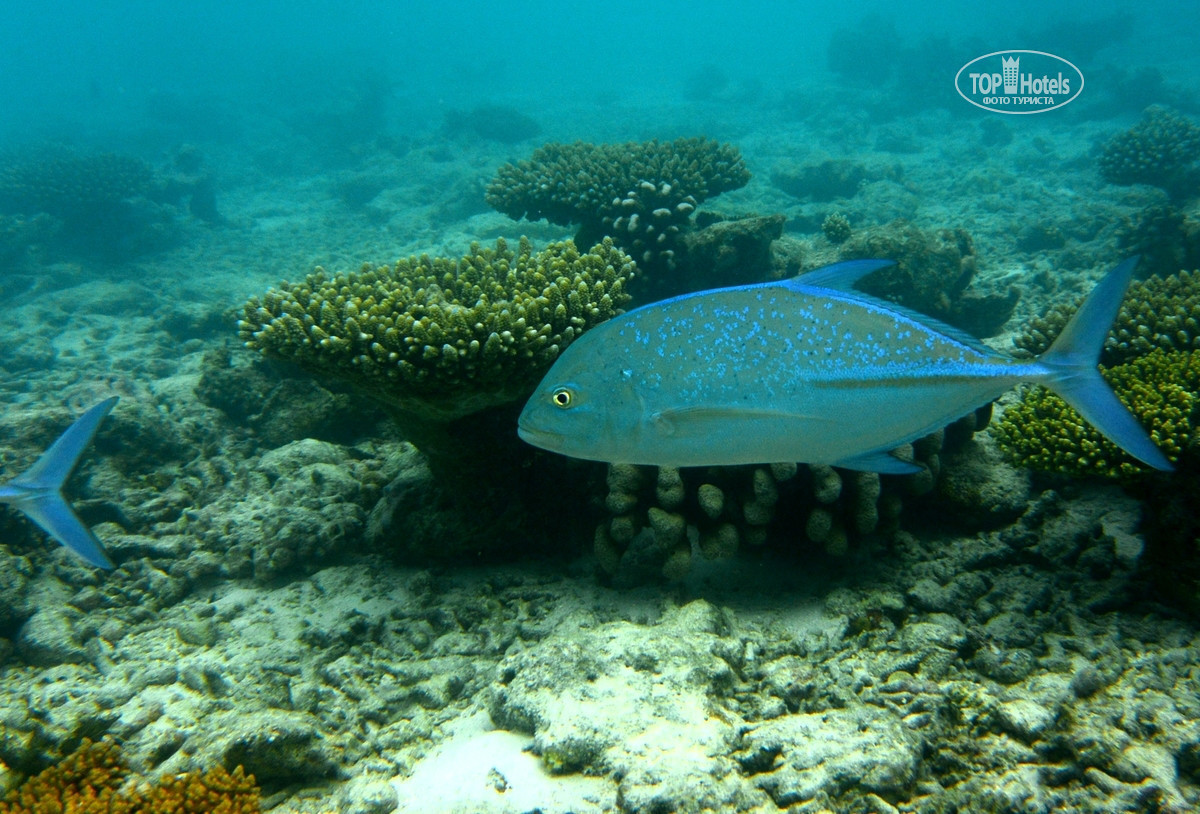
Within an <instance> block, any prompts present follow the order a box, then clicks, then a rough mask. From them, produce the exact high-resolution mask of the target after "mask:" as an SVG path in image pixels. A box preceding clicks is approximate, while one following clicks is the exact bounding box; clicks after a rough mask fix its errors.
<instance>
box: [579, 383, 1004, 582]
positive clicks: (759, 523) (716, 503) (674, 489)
mask: <svg viewBox="0 0 1200 814" xmlns="http://www.w3.org/2000/svg"><path fill="white" fill-rule="evenodd" d="M990 415H991V405H987V406H986V407H983V408H981V409H980V410H978V411H976V412H975V413H972V414H970V415H968V416H965V417H964V418H962V419H960V420H959V421H957V422H955V423H954V424H953V425H951V427H950V428H948V430H945V431H941V430H940V431H938V432H936V433H933V434H931V435H930V436H927V437H926V438H922V439H920V440H918V441H917V442H915V443H914V444H912V445H910V448H909V449H908V450H907V451H904V452H902V454H903V455H907V456H908V457H909V459H911V460H914V461H916V462H918V463H920V464H922V465H923V467H924V471H923V472H920V473H917V474H914V475H909V476H905V477H900V478H886V479H884V478H881V477H880V476H879V475H878V474H877V473H874V472H856V471H848V470H842V469H835V468H833V467H830V466H810V465H807V464H795V463H774V464H769V465H762V466H725V467H707V468H684V469H681V468H677V467H657V468H656V467H646V466H632V465H629V464H610V465H609V467H608V481H607V487H608V492H607V495H606V497H605V500H604V506H605V509H606V510H607V511H608V513H609V515H610V517H609V519H608V520H606V521H605V522H604V523H602V524H601V525H600V526H599V527H598V528H597V529H596V533H595V538H594V552H595V554H596V558H597V562H598V564H599V566H600V569H601V571H602V572H604V573H606V574H609V575H614V574H617V573H618V572H619V571H621V570H623V569H629V576H630V578H637V577H638V576H639V574H638V573H637V572H639V571H643V572H649V571H651V570H652V569H654V568H655V567H657V568H659V569H660V570H661V573H662V574H663V575H664V576H666V577H667V578H668V579H673V580H678V579H682V578H683V577H685V576H687V574H688V573H689V572H690V570H691V568H692V552H693V545H692V543H693V537H694V541H695V543H696V546H695V548H696V550H698V551H699V553H700V554H701V556H703V557H704V558H705V559H728V558H730V557H732V556H734V554H735V553H736V552H737V551H738V550H739V548H740V547H742V546H747V545H748V546H750V547H751V548H755V547H761V546H762V545H763V544H764V543H766V542H767V541H768V540H769V539H776V540H779V541H781V542H782V543H783V544H784V545H787V546H792V545H795V542H796V540H797V539H807V540H808V541H809V542H811V543H813V544H816V545H819V546H821V547H822V548H823V549H824V551H825V552H826V553H827V554H831V555H834V556H842V555H845V554H847V553H848V552H849V551H850V550H851V548H852V547H853V546H854V545H856V544H858V543H860V542H861V541H863V540H864V539H866V538H868V537H870V536H871V535H874V534H876V533H879V534H886V533H888V532H891V531H895V529H896V528H897V527H898V522H899V518H900V513H901V510H902V508H903V501H904V498H906V497H908V498H913V497H918V496H921V495H926V494H929V493H930V492H931V491H932V490H933V489H934V486H935V483H936V482H937V479H938V475H939V473H940V471H941V469H942V463H941V455H942V453H943V447H944V444H945V441H946V438H947V436H949V438H950V446H951V447H960V446H961V445H962V444H963V443H964V442H965V441H967V440H968V439H969V438H970V437H971V436H972V435H973V434H974V432H976V431H977V430H979V429H982V428H983V427H984V426H986V425H987V423H988V421H989V418H990ZM980 505H982V503H981V504H980ZM627 558H628V559H627Z"/></svg>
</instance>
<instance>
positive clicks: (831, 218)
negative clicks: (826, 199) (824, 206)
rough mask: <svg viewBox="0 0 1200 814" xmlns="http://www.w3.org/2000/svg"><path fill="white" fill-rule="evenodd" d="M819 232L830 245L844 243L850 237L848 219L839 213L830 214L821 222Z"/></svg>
mask: <svg viewBox="0 0 1200 814" xmlns="http://www.w3.org/2000/svg"><path fill="white" fill-rule="evenodd" d="M821 232H822V233H823V234H824V235H825V239H826V240H828V241H829V242H830V243H835V244H841V243H845V242H846V241H847V240H849V239H850V235H851V230H850V219H849V218H847V217H846V216H845V215H844V214H842V213H841V212H831V213H829V214H828V215H826V216H825V220H824V221H822V222H821Z"/></svg>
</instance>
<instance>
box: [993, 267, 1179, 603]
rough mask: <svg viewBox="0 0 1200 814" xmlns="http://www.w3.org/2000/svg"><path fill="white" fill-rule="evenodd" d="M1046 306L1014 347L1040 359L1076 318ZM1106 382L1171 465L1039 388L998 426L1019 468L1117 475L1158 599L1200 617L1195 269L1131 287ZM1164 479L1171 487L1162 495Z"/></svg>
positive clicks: (1108, 357) (1111, 344) (1110, 346)
mask: <svg viewBox="0 0 1200 814" xmlns="http://www.w3.org/2000/svg"><path fill="white" fill-rule="evenodd" d="M1073 310H1074V309H1073V308H1071V307H1069V306H1059V307H1056V308H1054V309H1052V310H1051V311H1050V312H1049V313H1048V314H1047V315H1046V316H1044V317H1042V318H1039V319H1037V320H1034V324H1033V326H1031V328H1030V329H1029V330H1028V331H1027V332H1026V333H1025V334H1023V335H1021V336H1019V337H1017V339H1016V340H1014V341H1015V342H1016V343H1017V344H1018V346H1019V347H1020V348H1022V349H1024V350H1025V351H1028V352H1030V353H1040V352H1041V351H1042V350H1043V349H1045V348H1046V347H1047V346H1048V345H1049V344H1050V342H1051V341H1053V339H1054V337H1055V336H1057V335H1058V333H1059V331H1060V330H1061V329H1062V326H1063V325H1064V324H1065V322H1066V320H1068V319H1069V318H1070V315H1071V313H1073ZM1101 364H1102V365H1103V366H1105V367H1106V369H1105V370H1104V371H1103V373H1104V376H1105V378H1106V379H1108V381H1109V383H1110V384H1112V386H1113V389H1114V390H1115V391H1116V393H1117V396H1118V397H1119V398H1120V399H1121V401H1122V402H1124V403H1125V404H1126V405H1127V406H1128V407H1129V408H1130V410H1132V411H1133V412H1134V414H1135V415H1137V417H1138V419H1139V420H1140V421H1141V422H1142V424H1143V425H1144V426H1145V427H1146V429H1147V430H1149V432H1150V434H1151V437H1152V438H1153V439H1154V441H1155V443H1157V444H1158V445H1159V447H1161V448H1162V450H1163V452H1164V453H1166V455H1167V457H1168V458H1169V459H1170V460H1171V461H1172V462H1174V463H1175V465H1176V471H1175V472H1174V473H1170V474H1165V473H1158V472H1153V471H1151V470H1148V469H1147V468H1146V467H1144V466H1142V465H1141V464H1140V463H1138V462H1136V461H1134V460H1132V459H1130V458H1129V457H1128V456H1127V455H1126V454H1125V453H1124V452H1123V451H1121V450H1120V449H1118V448H1117V447H1115V446H1114V445H1113V444H1112V443H1111V442H1109V441H1108V439H1106V438H1103V437H1102V436H1101V435H1100V434H1099V433H1098V432H1096V430H1095V429H1093V427H1092V426H1091V425H1090V424H1088V423H1087V422H1085V421H1083V420H1082V419H1081V418H1080V417H1079V415H1078V414H1077V413H1076V412H1075V411H1074V410H1073V409H1071V408H1070V407H1068V406H1067V405H1066V404H1065V403H1064V402H1063V401H1062V400H1061V399H1059V398H1058V397H1057V396H1055V395H1053V394H1052V393H1050V392H1048V391H1046V390H1045V389H1044V388H1031V389H1029V390H1027V391H1026V392H1025V393H1024V394H1023V396H1022V398H1021V400H1020V401H1019V402H1018V403H1016V404H1015V405H1012V406H1009V407H1008V408H1007V409H1006V410H1005V411H1004V415H1003V416H1002V417H1001V419H1000V420H999V421H998V422H996V424H995V425H994V432H995V434H996V439H997V442H998V446H999V447H1000V449H1001V450H1002V452H1003V454H1004V456H1005V457H1006V458H1007V459H1008V460H1009V461H1011V462H1013V463H1014V464H1016V465H1018V466H1028V467H1031V468H1034V469H1037V470H1040V471H1042V472H1048V473H1052V474H1054V475H1068V476H1093V477H1097V476H1098V477H1107V478H1116V479H1118V480H1120V481H1121V482H1122V483H1123V484H1124V485H1125V487H1126V488H1128V489H1130V490H1132V491H1134V492H1136V493H1137V494H1139V495H1140V496H1141V497H1142V499H1143V500H1145V501H1146V503H1147V510H1146V513H1145V514H1146V518H1147V528H1146V541H1147V552H1146V563H1147V566H1148V573H1149V574H1150V575H1151V577H1152V578H1153V579H1154V581H1155V583H1156V585H1157V588H1158V590H1159V591H1160V593H1161V594H1162V595H1163V596H1168V597H1171V598H1172V599H1173V600H1174V601H1177V602H1179V603H1180V604H1182V605H1183V606H1185V607H1188V608H1190V609H1191V610H1193V611H1197V610H1200V520H1198V519H1197V517H1196V513H1195V505H1196V501H1197V500H1198V499H1200V432H1198V426H1200V272H1197V271H1192V272H1186V271H1183V272H1180V273H1179V274H1176V275H1172V276H1170V277H1165V278H1163V277H1151V278H1150V279H1149V280H1145V281H1141V282H1134V283H1133V284H1132V285H1131V286H1130V289H1129V293H1128V295H1127V296H1126V299H1125V302H1124V304H1123V305H1122V307H1121V311H1120V313H1119V314H1118V315H1117V319H1116V322H1115V323H1114V326H1113V329H1112V331H1111V332H1110V333H1109V335H1108V338H1107V340H1106V342H1105V346H1104V351H1103V353H1102V354H1101ZM1168 480H1169V488H1158V487H1159V485H1161V484H1164V482H1166V481H1168Z"/></svg>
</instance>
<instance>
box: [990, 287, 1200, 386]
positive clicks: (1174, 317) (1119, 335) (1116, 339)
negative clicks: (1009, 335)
mask: <svg viewBox="0 0 1200 814" xmlns="http://www.w3.org/2000/svg"><path fill="white" fill-rule="evenodd" d="M1078 307H1079V306H1078V303H1075V304H1070V305H1066V304H1064V305H1057V306H1054V307H1053V308H1050V309H1049V310H1048V311H1046V313H1045V314H1044V315H1043V316H1040V317H1037V318H1035V319H1034V320H1032V321H1031V322H1030V324H1029V326H1028V327H1027V328H1026V330H1025V331H1024V332H1023V333H1022V334H1021V335H1020V336H1018V337H1017V338H1016V339H1014V340H1013V343H1014V344H1015V345H1016V346H1017V347H1018V348H1020V349H1021V350H1023V351H1025V352H1027V353H1030V354H1034V355H1036V354H1040V353H1042V352H1044V351H1045V350H1046V348H1048V347H1050V343H1051V342H1053V341H1054V338H1055V337H1056V336H1058V334H1059V333H1060V332H1061V331H1062V329H1063V326H1064V325H1066V324H1067V321H1068V320H1069V319H1070V318H1071V315H1072V314H1074V313H1075V310H1076V309H1077V308H1078ZM1154 348H1162V349H1164V350H1177V351H1187V350H1200V271H1191V272H1188V271H1181V272H1179V273H1178V274H1173V275H1171V276H1169V277H1151V278H1150V279H1149V280H1145V281H1135V282H1134V283H1133V284H1132V285H1130V286H1129V291H1128V293H1127V294H1126V295H1125V301H1124V303H1123V304H1122V306H1121V310H1120V312H1119V313H1118V314H1117V318H1116V320H1115V321H1114V322H1113V328H1112V331H1111V332H1110V333H1109V335H1108V339H1107V340H1106V341H1105V343H1104V353H1103V355H1102V356H1101V357H1100V362H1101V364H1103V365H1118V364H1121V363H1122V362H1127V361H1129V360H1131V359H1134V358H1136V357H1138V356H1142V355H1145V354H1146V353H1149V352H1150V351H1151V350H1153V349H1154Z"/></svg>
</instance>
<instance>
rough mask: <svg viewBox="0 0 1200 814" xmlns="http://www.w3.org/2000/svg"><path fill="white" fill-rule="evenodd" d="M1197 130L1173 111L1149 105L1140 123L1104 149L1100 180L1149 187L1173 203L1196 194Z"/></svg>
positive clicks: (1199, 177) (1198, 187)
mask: <svg viewBox="0 0 1200 814" xmlns="http://www.w3.org/2000/svg"><path fill="white" fill-rule="evenodd" d="M1197 161H1200V126H1198V125H1196V124H1195V123H1194V122H1192V121H1191V120H1190V119H1187V118H1185V117H1183V116H1181V115H1179V114H1178V113H1176V112H1175V111H1173V110H1171V109H1169V108H1165V107H1162V106H1160V105H1152V106H1150V107H1148V108H1146V111H1145V113H1143V114H1142V120H1141V121H1140V122H1138V123H1137V124H1136V125H1134V126H1133V127H1131V128H1130V129H1129V130H1126V131H1124V132H1122V133H1118V134H1117V135H1115V136H1113V138H1112V139H1111V140H1110V141H1109V142H1108V144H1106V145H1105V146H1104V150H1103V152H1102V153H1101V154H1100V158H1099V162H1098V163H1099V168H1100V176H1101V177H1102V178H1103V179H1104V180H1105V181H1108V182H1109V183H1111V184H1124V185H1130V184H1149V185H1151V186H1156V187H1161V188H1163V189H1164V190H1166V191H1167V194H1168V195H1170V196H1171V197H1172V198H1174V199H1176V200H1180V199H1184V198H1191V197H1194V196H1195V195H1196V194H1197V193H1198V192H1200V171H1198V170H1197V167H1196V166H1195V165H1196V162H1197Z"/></svg>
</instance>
